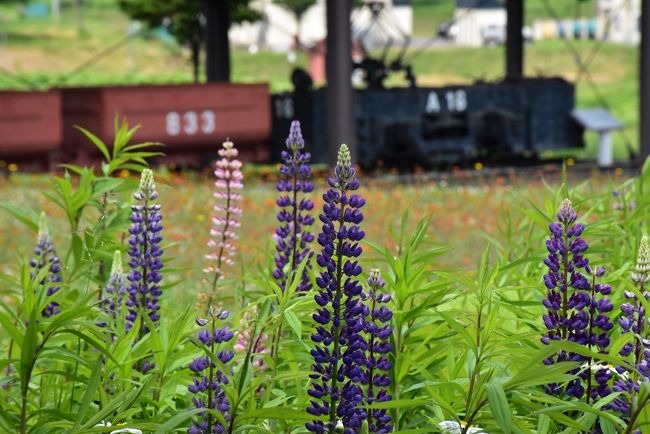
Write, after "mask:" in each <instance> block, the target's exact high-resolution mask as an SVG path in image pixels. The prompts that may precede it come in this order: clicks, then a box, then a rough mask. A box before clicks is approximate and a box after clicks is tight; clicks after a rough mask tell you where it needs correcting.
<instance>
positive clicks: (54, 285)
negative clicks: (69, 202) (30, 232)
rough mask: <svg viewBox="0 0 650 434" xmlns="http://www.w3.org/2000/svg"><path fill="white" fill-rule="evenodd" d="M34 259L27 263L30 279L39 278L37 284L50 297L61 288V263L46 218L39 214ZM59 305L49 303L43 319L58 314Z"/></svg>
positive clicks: (52, 302) (54, 302) (53, 302)
mask: <svg viewBox="0 0 650 434" xmlns="http://www.w3.org/2000/svg"><path fill="white" fill-rule="evenodd" d="M34 255H35V257H34V258H32V259H31V260H30V261H29V265H30V267H31V268H32V271H31V273H30V275H31V278H32V279H36V278H38V277H40V278H41V280H40V281H39V284H40V285H41V286H42V287H43V289H45V296H46V297H50V296H52V295H53V294H54V293H56V292H58V291H59V289H61V287H60V286H59V283H60V282H61V261H60V259H59V257H58V256H57V254H56V251H55V250H54V243H53V242H52V238H51V237H50V233H49V231H48V229H47V216H46V215H45V213H44V212H43V213H41V217H40V220H39V223H38V241H37V244H36V248H34ZM46 267H47V273H46V274H45V275H44V276H43V274H42V273H41V270H43V269H44V268H46ZM60 312H61V310H60V308H59V303H57V302H56V301H51V302H49V303H48V304H47V305H46V306H45V308H44V309H43V311H42V312H41V314H42V315H43V317H44V318H49V317H51V316H52V315H56V314H58V313H60Z"/></svg>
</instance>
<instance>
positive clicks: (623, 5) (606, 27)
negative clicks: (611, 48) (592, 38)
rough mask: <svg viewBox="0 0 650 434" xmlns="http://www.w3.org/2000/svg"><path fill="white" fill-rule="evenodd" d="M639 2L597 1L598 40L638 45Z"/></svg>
mask: <svg viewBox="0 0 650 434" xmlns="http://www.w3.org/2000/svg"><path fill="white" fill-rule="evenodd" d="M641 1H642V0H597V1H596V28H597V36H598V38H599V39H605V40H607V41H611V42H618V43H621V44H638V43H639V41H640V40H641V33H640V28H639V19H640V17H641ZM645 1H648V0H645Z"/></svg>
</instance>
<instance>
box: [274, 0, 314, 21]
mask: <svg viewBox="0 0 650 434" xmlns="http://www.w3.org/2000/svg"><path fill="white" fill-rule="evenodd" d="M275 3H277V4H279V5H281V6H284V7H285V8H287V9H289V10H290V11H291V12H292V13H293V14H294V15H295V16H296V18H297V19H298V20H300V18H301V17H302V15H303V14H304V13H305V12H307V9H309V8H310V7H312V6H313V5H315V4H316V0H276V1H275Z"/></svg>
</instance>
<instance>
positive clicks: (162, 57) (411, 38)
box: [0, 0, 643, 170]
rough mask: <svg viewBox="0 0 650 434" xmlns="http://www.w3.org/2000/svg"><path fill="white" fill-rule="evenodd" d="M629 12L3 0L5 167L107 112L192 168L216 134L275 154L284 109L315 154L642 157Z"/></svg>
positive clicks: (593, 2)
mask: <svg viewBox="0 0 650 434" xmlns="http://www.w3.org/2000/svg"><path fill="white" fill-rule="evenodd" d="M337 4H339V5H344V6H342V7H339V9H340V11H333V9H334V7H328V6H330V5H337ZM328 9H329V11H328ZM335 12H336V13H339V15H338V16H336V17H337V19H338V22H336V23H335V22H334V21H335V19H330V23H329V26H333V25H334V26H337V27H336V28H337V29H338V28H341V29H343V28H345V31H344V32H343V33H341V32H340V30H335V31H336V33H337V35H336V37H337V38H338V40H339V42H340V39H341V35H343V36H342V38H343V39H344V41H343V43H342V46H341V44H339V43H338V42H336V43H337V46H336V50H338V51H336V52H335V51H334V50H329V53H330V54H329V55H328V49H327V46H328V43H330V44H331V43H332V42H331V41H332V40H333V41H336V40H335V39H332V40H330V39H329V38H328V13H329V14H334V13H335ZM341 14H342V15H341ZM347 15H349V17H350V20H349V24H348V23H347V22H346V20H345V19H344V18H341V17H345V16H347ZM334 16H335V15H332V17H334ZM509 16H510V17H515V18H511V19H510V22H511V24H512V25H514V26H515V27H513V28H519V27H521V32H520V34H519V32H510V35H511V36H510V43H509V42H508V41H509V39H508V34H509V32H508V31H507V30H508V21H509V19H508V17H509ZM641 23H642V20H641V1H640V0H562V1H555V0H525V1H523V0H518V1H515V0H511V1H507V2H506V1H499V0H411V1H408V0H374V1H373V0H358V1H350V0H344V1H339V2H335V1H331V0H330V1H326V0H221V1H207V2H206V1H205V0H169V1H165V2H160V1H156V0H50V1H47V0H41V1H38V0H31V1H15V0H0V89H1V91H0V160H1V162H0V165H1V166H2V167H4V168H5V170H8V169H6V168H8V167H9V166H10V165H11V168H12V169H13V168H24V169H25V170H47V169H52V168H55V167H56V166H57V164H58V163H60V162H63V161H75V162H84V161H92V160H93V155H92V152H91V151H90V149H91V148H88V149H86V148H85V145H84V141H85V142H87V140H86V139H85V137H84V136H83V135H82V134H80V133H79V131H77V130H75V129H74V128H73V127H72V126H73V125H81V126H83V127H85V128H87V129H89V130H91V131H94V132H95V133H96V134H97V135H98V136H99V137H101V138H102V139H103V140H106V141H107V142H108V143H110V141H111V140H112V139H113V138H114V134H113V131H112V130H113V118H114V117H115V115H116V113H119V115H120V116H126V118H127V119H128V120H129V122H130V123H131V124H140V125H141V126H142V128H141V131H140V133H139V136H140V139H142V140H149V141H156V142H162V143H165V144H167V145H168V147H167V149H166V151H165V153H166V154H168V157H167V159H168V162H171V163H173V164H180V165H185V166H187V167H200V166H201V165H203V164H206V163H207V162H209V161H211V160H212V158H213V156H214V149H215V148H214V146H215V145H216V144H217V143H218V142H220V141H221V140H224V139H225V138H226V137H227V136H230V137H232V138H233V139H234V140H235V141H238V142H239V143H240V144H241V145H242V146H243V150H242V152H243V154H244V156H245V158H246V159H247V160H249V161H255V162H262V163H268V162H274V161H277V157H278V155H279V149H281V148H282V146H283V142H284V137H285V136H286V134H287V132H288V125H289V122H290V121H291V120H292V119H294V118H295V119H298V120H301V121H302V122H303V131H304V133H305V137H306V141H307V145H308V147H309V148H310V150H311V151H312V153H313V154H314V156H315V160H316V161H317V162H322V163H325V162H327V161H328V151H327V149H331V148H333V147H334V146H335V145H334V144H335V143H340V142H341V141H347V142H354V143H352V145H357V146H356V147H355V149H356V150H357V151H358V152H357V161H359V163H361V164H362V165H363V166H364V167H368V168H377V167H383V166H386V165H389V166H397V167H399V169H400V170H412V169H413V168H414V167H416V166H418V167H419V166H422V167H424V168H425V169H436V168H443V169H448V168H450V167H454V166H460V167H465V166H467V167H477V165H480V166H482V165H484V164H485V165H491V164H496V163H499V162H503V161H504V160H505V161H507V163H508V164H520V163H521V161H529V160H534V161H539V160H540V159H541V160H550V161H556V160H558V159H561V158H567V157H568V158H570V161H583V160H584V161H595V162H596V163H595V164H596V165H598V166H600V167H610V166H612V165H613V164H615V163H614V162H615V161H619V162H629V161H631V160H633V161H638V160H639V158H640V157H642V155H640V154H643V152H640V147H639V142H640V139H639V137H640V131H639V125H640V122H639V94H640V86H639V61H640V55H639V53H640V47H639V46H640V43H641V39H642V38H641V31H640V30H641ZM224 29H227V30H224ZM330 30H331V27H330ZM514 33H517V34H514ZM348 34H349V38H348V37H346V35H348ZM224 35H225V36H224ZM224 37H225V38H227V39H225V42H224ZM331 37H332V38H333V37H334V35H331ZM508 52H509V53H510V54H508ZM341 53H342V54H341ZM328 56H329V57H328ZM513 62H514V63H513ZM328 64H331V65H343V71H339V72H338V74H339V75H338V76H332V77H333V78H331V79H330V80H329V81H331V82H332V83H333V86H326V85H327V83H328V73H335V72H332V71H328V67H327V65H328ZM332 67H333V68H335V66H332ZM339 69H340V68H339ZM341 74H343V76H344V77H345V76H347V74H349V75H350V82H351V85H350V86H351V87H350V89H352V88H354V89H356V92H354V95H353V97H350V98H353V99H346V98H348V97H345V96H343V97H340V95H341V93H340V92H344V93H345V92H346V89H345V86H347V83H344V86H343V88H341V86H338V85H336V83H335V81H336V80H339V81H340V80H341ZM336 77H338V78H336ZM212 82H217V83H224V82H227V83H231V84H232V86H231V88H230V89H227V88H223V87H221V88H215V87H213V86H212V87H211V86H208V85H207V84H208V83H212ZM253 83H255V84H261V87H259V86H258V87H254V86H243V85H244V84H253ZM150 85H188V86H186V87H183V86H171V87H167V88H163V87H155V88H150V87H149V86H150ZM201 85H205V86H206V87H201ZM109 86H119V88H111V87H109ZM337 86H338V87H337ZM326 88H330V91H332V92H339V93H338V94H336V93H333V94H331V95H330V97H329V100H330V102H329V103H328V102H327V100H328V98H327V96H326V95H327V90H326ZM333 88H336V89H333ZM11 91H20V93H14V92H11ZM334 99H336V100H339V101H340V102H339V105H340V106H341V107H343V108H345V107H346V106H349V107H352V108H351V111H350V112H340V110H341V108H340V107H339V109H335V108H332V107H334V106H332V107H330V106H328V105H327V104H334ZM333 112H334V113H336V114H337V116H339V117H345V118H348V119H347V120H345V119H344V120H343V121H340V122H343V124H346V122H347V124H346V125H339V124H336V122H337V121H336V120H328V119H327V116H326V115H327V113H330V114H331V113H333ZM333 122H334V123H333ZM340 122H339V123H340ZM328 131H329V132H328ZM332 131H335V132H338V131H340V132H341V134H338V133H333V132H332ZM346 136H347V137H346ZM84 149H85V151H84ZM86 151H87V152H86ZM330 154H331V153H330Z"/></svg>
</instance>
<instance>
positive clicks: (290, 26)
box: [230, 0, 413, 51]
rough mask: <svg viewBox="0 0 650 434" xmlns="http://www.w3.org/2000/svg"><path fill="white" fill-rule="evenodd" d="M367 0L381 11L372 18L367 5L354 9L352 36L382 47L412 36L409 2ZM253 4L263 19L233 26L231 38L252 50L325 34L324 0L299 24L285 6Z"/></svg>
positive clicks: (263, 0)
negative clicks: (379, 6) (296, 37)
mask: <svg viewBox="0 0 650 434" xmlns="http://www.w3.org/2000/svg"><path fill="white" fill-rule="evenodd" d="M367 3H374V4H376V5H380V4H381V6H382V7H381V11H380V12H378V13H377V14H375V17H373V13H372V10H371V8H370V6H364V7H362V8H358V9H355V10H354V11H353V13H352V17H351V22H352V26H353V34H354V35H363V39H364V42H365V43H367V44H368V45H369V46H382V45H383V44H384V43H387V42H389V41H392V42H393V43H394V44H399V43H400V42H401V41H403V40H404V38H405V37H410V36H411V34H412V31H413V13H412V9H411V6H410V5H409V4H408V2H405V1H404V0H374V1H372V2H370V1H367ZM252 6H253V7H254V8H255V9H257V10H258V11H260V12H261V13H262V16H263V19H262V20H261V21H259V22H256V23H244V24H241V25H236V26H233V28H232V29H231V30H230V41H231V42H232V43H233V44H234V45H238V46H243V47H248V48H250V49H252V50H257V49H269V50H273V51H289V50H291V49H293V48H294V45H295V36H296V35H299V39H300V43H301V44H302V45H303V46H304V47H310V46H312V45H314V44H315V43H317V42H318V41H321V40H323V39H324V38H325V36H326V33H327V30H326V29H327V23H326V19H325V0H317V2H316V4H315V5H314V6H312V7H311V8H309V9H308V10H307V11H306V12H305V13H304V15H303V16H302V19H301V22H300V23H298V22H297V21H296V18H295V16H294V15H293V14H292V13H291V12H290V11H289V10H288V9H286V8H284V7H283V6H281V5H278V4H274V3H273V1H272V0H257V1H255V2H253V3H252Z"/></svg>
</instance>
